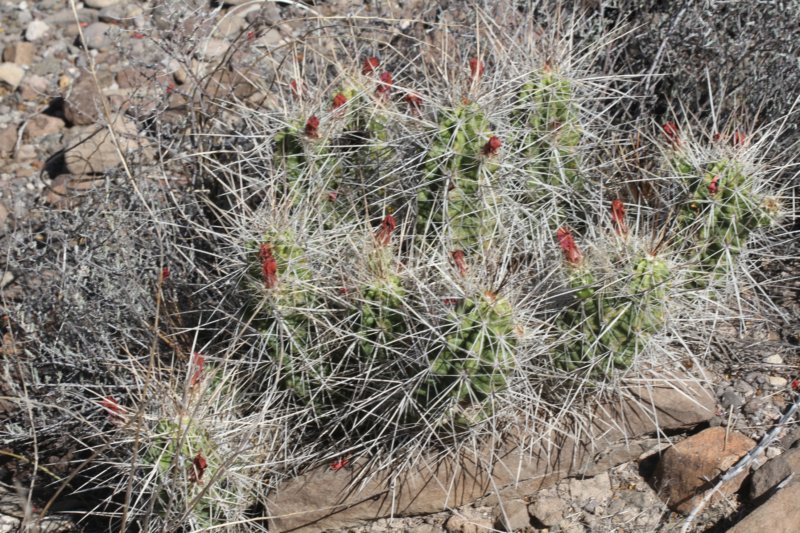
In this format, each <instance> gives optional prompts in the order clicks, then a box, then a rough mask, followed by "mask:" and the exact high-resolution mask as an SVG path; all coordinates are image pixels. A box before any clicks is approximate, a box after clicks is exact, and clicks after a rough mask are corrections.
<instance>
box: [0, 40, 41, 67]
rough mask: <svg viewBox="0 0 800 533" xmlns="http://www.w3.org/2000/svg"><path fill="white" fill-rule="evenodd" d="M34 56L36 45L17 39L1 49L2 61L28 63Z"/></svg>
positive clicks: (19, 63) (31, 61)
mask: <svg viewBox="0 0 800 533" xmlns="http://www.w3.org/2000/svg"><path fill="white" fill-rule="evenodd" d="M35 58H36V45H35V44H33V43H26V42H25V41H17V42H16V43H13V44H10V45H8V46H6V47H5V49H4V50H3V61H8V62H9V63H16V64H17V65H30V64H31V63H33V60H34V59H35Z"/></svg>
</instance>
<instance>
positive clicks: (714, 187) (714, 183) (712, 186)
mask: <svg viewBox="0 0 800 533" xmlns="http://www.w3.org/2000/svg"><path fill="white" fill-rule="evenodd" d="M717 191H719V176H714V177H713V178H712V179H711V183H709V184H708V194H710V195H712V196H713V195H715V194H717Z"/></svg>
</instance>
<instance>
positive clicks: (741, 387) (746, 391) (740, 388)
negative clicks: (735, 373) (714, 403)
mask: <svg viewBox="0 0 800 533" xmlns="http://www.w3.org/2000/svg"><path fill="white" fill-rule="evenodd" d="M733 389H734V390H735V391H736V392H738V393H740V394H742V396H744V397H745V398H749V397H750V396H752V395H753V394H755V392H756V390H755V388H753V386H752V385H750V384H749V383H748V382H747V381H745V380H743V379H740V380H738V381H737V382H736V383H734V385H733Z"/></svg>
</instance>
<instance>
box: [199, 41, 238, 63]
mask: <svg viewBox="0 0 800 533" xmlns="http://www.w3.org/2000/svg"><path fill="white" fill-rule="evenodd" d="M229 47H230V45H229V44H228V42H227V41H225V40H224V39H217V38H211V39H208V40H206V42H204V43H202V44H200V45H199V46H198V47H197V50H196V52H195V53H196V54H197V58H198V59H202V60H204V61H213V60H214V59H219V58H221V57H222V56H223V55H225V52H227V51H228V48H229Z"/></svg>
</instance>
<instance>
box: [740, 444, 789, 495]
mask: <svg viewBox="0 0 800 533" xmlns="http://www.w3.org/2000/svg"><path fill="white" fill-rule="evenodd" d="M792 473H794V477H795V478H797V480H798V481H800V448H792V449H791V450H789V451H788V452H786V453H784V454H782V455H779V456H777V457H775V458H773V459H770V460H769V461H767V462H766V463H764V465H763V466H762V467H761V468H759V469H758V470H756V471H755V472H753V475H752V476H750V494H749V496H750V499H752V500H755V499H756V498H760V497H761V496H763V495H764V494H765V493H766V492H767V491H768V490H770V489H771V488H772V487H774V486H776V485H777V484H778V483H780V482H781V481H783V480H784V479H786V478H787V477H788V476H789V475H791V474H792Z"/></svg>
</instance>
